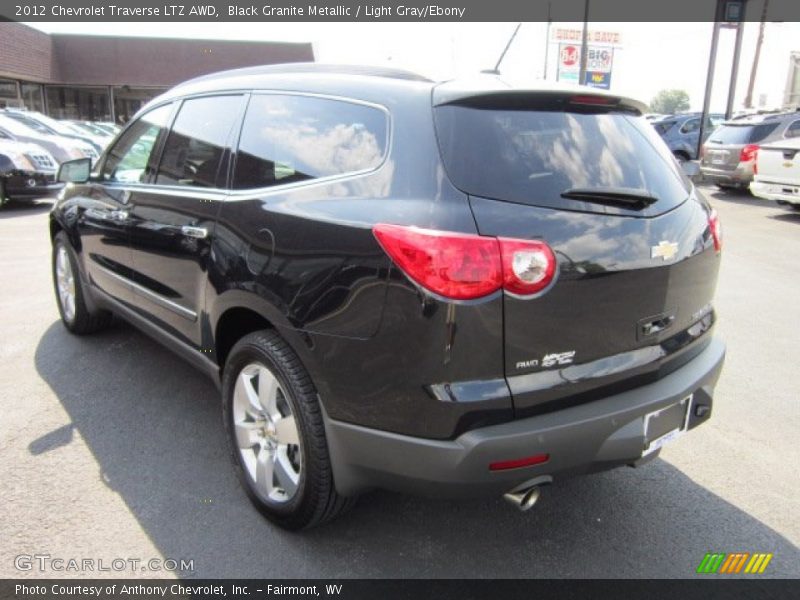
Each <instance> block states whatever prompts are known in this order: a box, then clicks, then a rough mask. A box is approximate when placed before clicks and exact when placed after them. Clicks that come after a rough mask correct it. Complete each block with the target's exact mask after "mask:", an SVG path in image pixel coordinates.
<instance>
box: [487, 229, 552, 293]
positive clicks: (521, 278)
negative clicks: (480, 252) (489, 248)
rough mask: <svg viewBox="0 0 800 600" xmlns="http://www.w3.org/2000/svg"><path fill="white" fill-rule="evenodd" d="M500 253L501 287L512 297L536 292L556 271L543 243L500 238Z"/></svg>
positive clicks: (545, 285) (546, 284)
mask: <svg viewBox="0 0 800 600" xmlns="http://www.w3.org/2000/svg"><path fill="white" fill-rule="evenodd" d="M500 255H501V256H502V258H503V289H505V290H506V291H507V292H509V293H511V294H514V295H515V296H532V295H534V294H538V293H539V292H541V291H542V290H543V289H544V288H546V287H547V286H548V285H550V283H551V282H552V281H553V277H554V276H555V274H556V257H555V255H554V254H553V251H552V250H551V249H550V246H548V245H547V244H545V243H544V242H540V241H538V240H512V239H508V238H500Z"/></svg>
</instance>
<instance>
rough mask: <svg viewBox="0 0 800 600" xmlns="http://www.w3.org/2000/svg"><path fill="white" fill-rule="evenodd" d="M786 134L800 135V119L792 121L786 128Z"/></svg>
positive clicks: (788, 135) (787, 135)
mask: <svg viewBox="0 0 800 600" xmlns="http://www.w3.org/2000/svg"><path fill="white" fill-rule="evenodd" d="M784 136H785V137H787V138H796V137H800V120H798V121H792V123H791V124H790V125H789V127H787V128H786V133H784Z"/></svg>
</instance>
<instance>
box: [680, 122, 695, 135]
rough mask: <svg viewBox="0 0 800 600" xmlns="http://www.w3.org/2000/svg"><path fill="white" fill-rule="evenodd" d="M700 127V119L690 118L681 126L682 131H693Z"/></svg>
mask: <svg viewBox="0 0 800 600" xmlns="http://www.w3.org/2000/svg"><path fill="white" fill-rule="evenodd" d="M699 129H700V119H689V120H688V121H686V123H684V124H683V127H681V133H692V132H695V131H698V130H699Z"/></svg>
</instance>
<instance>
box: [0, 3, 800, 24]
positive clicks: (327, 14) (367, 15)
mask: <svg viewBox="0 0 800 600" xmlns="http://www.w3.org/2000/svg"><path fill="white" fill-rule="evenodd" d="M182 1H184V2H185V0H182ZM764 2H765V0H670V1H669V2H665V1H663V0H589V4H588V7H589V13H588V18H589V20H590V21H593V22H602V21H655V22H671V21H714V20H717V19H716V18H715V17H717V16H718V15H725V17H724V18H728V19H735V20H746V21H759V20H760V19H761V16H762V12H763V6H764ZM585 8H586V3H585V1H584V0H491V1H487V0H390V1H386V0H373V1H367V2H358V1H356V0H338V1H330V0H328V1H325V0H317V1H313V0H294V1H286V0H257V1H254V2H246V1H241V0H225V1H222V2H220V1H216V0H211V1H210V2H197V3H179V2H178V1H176V0H167V1H166V2H164V1H155V0H133V1H130V0H125V2H122V1H121V0H112V1H111V2H106V1H91V0H77V1H74V0H61V1H53V0H38V1H37V0H32V1H23V0H0V20H11V21H81V22H104V21H131V22H156V21H160V22H164V21H172V22H189V21H206V22H208V21H239V22H244V21H262V22H263V21H275V22H280V21H283V22H286V21H294V22H302V21H307V22H325V21H330V22H342V21H362V22H375V21H396V22H399V21H405V22H433V21H464V22H466V21H525V22H531V21H547V20H552V21H558V22H569V21H583V20H584V16H585ZM766 20H767V21H798V20H800V0H769V4H768V9H767V18H766Z"/></svg>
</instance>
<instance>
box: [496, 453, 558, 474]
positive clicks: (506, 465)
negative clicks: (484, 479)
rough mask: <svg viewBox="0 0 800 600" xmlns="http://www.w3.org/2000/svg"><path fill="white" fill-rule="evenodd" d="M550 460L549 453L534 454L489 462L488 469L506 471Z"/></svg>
mask: <svg viewBox="0 0 800 600" xmlns="http://www.w3.org/2000/svg"><path fill="white" fill-rule="evenodd" d="M548 460H550V455H549V454H536V455H534V456H528V457H526V458H517V459H515V460H501V461H498V462H493V463H490V464H489V470H490V471H506V470H508V469H519V468H520V467H532V466H533V465H541V464H543V463H546V462H547V461H548Z"/></svg>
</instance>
